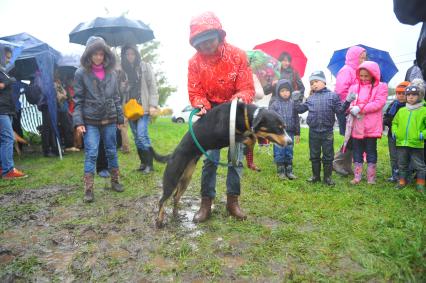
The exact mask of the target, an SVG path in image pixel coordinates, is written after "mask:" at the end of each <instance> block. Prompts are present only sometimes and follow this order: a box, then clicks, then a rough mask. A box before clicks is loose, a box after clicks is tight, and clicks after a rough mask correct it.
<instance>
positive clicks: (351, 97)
mask: <svg viewBox="0 0 426 283" xmlns="http://www.w3.org/2000/svg"><path fill="white" fill-rule="evenodd" d="M355 99H356V93H354V92H351V93H349V94H348V95H347V96H346V101H347V102H352V101H354V100H355Z"/></svg>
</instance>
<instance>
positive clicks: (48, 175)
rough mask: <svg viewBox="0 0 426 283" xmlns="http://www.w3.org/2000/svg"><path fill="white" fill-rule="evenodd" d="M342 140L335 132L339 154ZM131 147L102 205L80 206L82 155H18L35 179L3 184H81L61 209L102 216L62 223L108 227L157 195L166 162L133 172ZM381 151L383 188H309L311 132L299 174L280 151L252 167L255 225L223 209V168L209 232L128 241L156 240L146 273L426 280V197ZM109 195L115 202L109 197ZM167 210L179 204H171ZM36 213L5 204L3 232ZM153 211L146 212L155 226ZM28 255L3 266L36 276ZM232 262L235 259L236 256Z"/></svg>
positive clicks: (170, 138) (164, 124) (248, 188)
mask: <svg viewBox="0 0 426 283" xmlns="http://www.w3.org/2000/svg"><path fill="white" fill-rule="evenodd" d="M149 130H150V135H151V138H152V141H153V145H154V147H155V148H156V150H157V151H158V152H160V153H168V152H170V151H172V150H173V149H174V147H175V145H176V144H177V143H178V142H179V140H180V138H181V137H182V136H183V134H184V133H185V132H186V130H187V125H178V124H173V123H171V122H170V120H169V119H157V121H156V122H155V123H154V124H152V125H151V126H150V129H149ZM130 138H132V136H131V134H130ZM341 142H342V139H341V137H340V136H339V135H338V134H337V133H336V134H335V150H337V149H338V146H339V144H340V143H341ZM132 146H133V148H132V149H133V151H132V153H131V154H130V155H123V154H121V153H120V154H119V163H120V167H121V168H120V169H121V172H122V174H123V178H122V182H123V184H124V186H125V188H126V190H125V192H124V193H121V194H118V193H113V192H103V191H102V190H99V191H96V198H97V199H96V201H95V203H94V204H93V205H85V204H83V203H82V202H81V198H82V196H83V192H82V189H81V186H82V171H83V158H84V156H83V153H77V154H70V155H67V156H65V158H64V159H63V160H62V161H61V160H59V159H47V158H43V157H41V155H30V156H25V157H22V158H17V159H16V164H17V167H18V168H21V169H23V170H24V171H25V172H26V173H28V174H29V175H30V177H29V178H27V179H24V180H16V181H1V182H0V194H8V193H13V192H16V191H19V190H28V189H38V188H43V187H46V186H51V185H61V186H67V187H74V188H75V190H74V191H72V192H70V193H68V194H64V195H59V196H57V197H56V206H63V207H65V208H68V207H69V208H71V209H73V208H76V207H78V208H79V209H81V210H82V211H86V212H87V214H91V215H93V217H82V218H78V217H75V218H70V219H65V220H64V221H62V222H61V223H59V225H60V227H64V226H69V225H74V226H75V227H80V226H82V225H83V226H87V225H91V227H95V229H98V228H99V227H101V226H102V225H106V226H108V225H113V224H114V225H115V224H117V223H118V224H120V223H126V222H128V221H129V220H131V219H132V217H133V215H129V214H128V213H127V208H126V207H123V208H119V209H116V210H114V211H111V210H110V208H111V205H112V203H114V202H118V201H123V200H129V203H130V204H129V205H131V204H132V203H131V202H130V201H132V200H135V199H139V198H143V197H152V196H158V195H159V193H160V190H161V189H160V184H161V179H162V172H163V171H164V167H165V166H164V165H162V164H158V163H155V168H156V172H155V173H154V174H153V175H150V176H141V175H140V174H138V173H136V172H135V170H134V169H135V168H137V167H138V165H139V161H138V159H137V157H136V152H135V150H134V145H133V144H132ZM378 151H379V162H378V170H377V171H378V174H377V175H378V176H377V180H378V182H377V185H375V186H370V185H367V184H366V182H365V180H363V181H362V183H361V184H360V185H357V186H352V185H350V184H349V181H350V179H348V178H342V177H339V176H336V175H333V179H334V180H335V182H336V186H335V187H327V186H324V185H322V184H315V185H310V184H308V183H307V182H306V181H305V179H306V178H308V177H309V176H310V174H311V168H310V162H309V152H308V137H307V129H302V140H301V143H300V144H297V145H295V152H294V173H295V174H296V175H297V176H298V179H297V180H294V181H281V180H279V179H278V177H277V176H276V168H275V165H274V163H273V158H272V156H271V155H270V153H271V151H269V154H268V153H267V152H266V151H265V150H264V149H259V148H258V147H256V151H255V163H256V164H257V165H258V166H259V167H260V168H261V169H262V172H260V173H256V172H253V171H248V170H247V169H245V171H244V178H243V181H242V195H241V206H242V208H243V209H244V210H245V211H246V212H247V213H248V215H249V219H248V220H247V221H245V222H238V221H234V220H233V219H231V218H229V217H228V216H227V214H226V212H225V205H224V202H225V191H226V188H225V176H226V170H225V169H224V168H219V170H218V182H217V199H216V202H215V203H216V205H215V210H214V212H213V216H212V219H210V220H209V221H208V222H207V223H205V224H200V225H199V226H198V227H199V229H200V230H202V231H203V233H201V234H200V235H198V236H196V237H192V238H188V237H187V235H185V233H184V232H182V231H180V230H179V229H173V225H177V224H174V223H173V222H170V223H169V224H168V226H167V227H166V229H168V230H164V231H156V230H155V229H154V228H153V227H152V226H151V228H150V229H151V230H149V231H141V232H138V233H139V234H136V235H133V236H132V235H130V236H129V235H127V236H125V237H124V238H123V239H122V241H123V243H121V245H125V244H128V243H134V241H135V239H139V240H140V238H142V239H145V238H144V237H148V236H149V237H150V238H149V239H150V240H151V241H152V245H151V246H150V247H149V249H148V251H144V253H143V255H144V257H142V258H140V259H139V260H140V261H139V262H138V265H137V272H139V275H140V277H141V278H151V279H152V278H163V279H164V278H169V276H172V278H175V279H176V280H177V281H188V280H189V279H194V278H207V280H211V281H230V280H232V278H234V279H235V278H237V279H242V280H247V281H251V280H258V281H282V280H284V281H286V280H288V281H295V282H299V281H300V282H302V281H303V282H306V281H327V282H330V281H331V282H341V281H344V282H347V281H349V282H353V281H361V282H364V281H370V280H371V281H380V282H383V281H398V282H407V281H409V282H425V281H426V275H425V274H426V231H425V224H426V214H425V208H426V205H425V204H426V197H425V196H424V195H421V194H419V193H418V192H416V191H415V188H414V187H413V186H410V187H408V188H406V189H404V190H402V191H397V190H394V189H393V186H394V185H393V184H389V183H387V182H386V181H385V179H386V178H387V177H388V175H389V174H390V168H389V165H388V164H389V157H388V151H387V141H386V137H384V138H383V139H382V140H380V141H379V142H378ZM224 153H225V151H223V154H222V157H224V156H225V154H224ZM200 172H201V162H200V164H199V165H198V167H197V170H196V171H195V173H194V176H193V180H192V182H191V184H190V188H189V189H188V191H187V193H186V195H192V196H198V195H199V187H200ZM102 186H103V181H102V180H100V179H99V178H97V179H96V187H102ZM102 199H107V200H108V201H107V202H106V203H105V202H102V201H101V200H102ZM168 207H171V204H170V203H169V204H168ZM36 210H37V203H32V204H31V205H16V206H15V209H13V211H11V208H10V207H9V208H7V209H3V208H2V209H0V219H1V221H0V224H1V227H0V228H1V229H0V232H1V231H4V230H6V229H8V228H10V227H13V222H14V221H15V220H16V219H17V218H18V219H19V217H20V216H21V215H23V214H25V213H31V212H33V211H36ZM154 213H155V211H154V212H152V215H150V216H149V217H147V219H146V221H147V222H149V221H151V220H150V218H152V217H153V216H154ZM138 217H141V216H138ZM169 218H170V216H169ZM108 227H109V226H108ZM170 233H172V234H170ZM173 233H175V234H173ZM0 240H1V234H0ZM142 241H143V240H142ZM92 244H93V243H92ZM85 247H86V248H87V246H85ZM90 253H91V254H92V253H96V251H93V252H90ZM28 256H29V257H27V258H26V259H25V258H19V260H18V259H17V260H15V261H13V262H12V263H10V264H8V265H7V266H4V268H6V269H7V270H8V271H10V270H15V271H19V273H24V274H31V273H32V272H33V271H34V270H36V269H37V268H39V265H40V261H38V260H37V255H36V254H35V255H28ZM156 256H161V257H163V258H165V259H167V260H170V261H172V262H173V263H174V265H171V266H165V267H164V268H162V269H158V267H156V266H155V265H154V264H153V263H152V261H151V260H152V259H153V258H154V257H156ZM227 258H232V259H235V260H236V261H235V262H233V261H231V262H227V261H226V259H227ZM76 260H78V259H76ZM125 264H126V263H125V262H124V263H123V262H122V261H120V260H117V259H108V260H107V261H106V263H105V265H106V266H107V267H106V268H108V269H109V270H111V272H112V274H114V272H119V271H120V270H121V269H122V268H123V266H124V265H125ZM1 267H2V266H0V268H1ZM74 268H75V267H74ZM6 269H5V270H6ZM80 272H82V274H84V276H83V275H78V274H77V273H78V272H77V273H74V274H77V275H76V277H77V278H85V279H87V278H86V276H89V275H90V274H89V273H87V272H88V271H87V268H86V269H84V270H81V271H80ZM0 275H1V273H0ZM92 276H94V275H92ZM150 276H152V277H150ZM162 276H164V277H162ZM102 278H103V277H98V279H102ZM188 278H189V279H188ZM95 279H96V278H95ZM92 280H93V277H92ZM95 281H96V280H95Z"/></svg>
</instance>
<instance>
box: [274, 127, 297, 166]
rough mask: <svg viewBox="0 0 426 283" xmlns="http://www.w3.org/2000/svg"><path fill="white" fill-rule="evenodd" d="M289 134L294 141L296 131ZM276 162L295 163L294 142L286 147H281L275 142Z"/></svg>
mask: <svg viewBox="0 0 426 283" xmlns="http://www.w3.org/2000/svg"><path fill="white" fill-rule="evenodd" d="M287 134H288V135H289V136H290V137H291V140H293V141H294V133H292V132H287ZM274 162H275V163H277V164H279V163H284V164H290V165H291V164H293V144H291V145H287V146H285V147H280V146H277V145H275V144H274Z"/></svg>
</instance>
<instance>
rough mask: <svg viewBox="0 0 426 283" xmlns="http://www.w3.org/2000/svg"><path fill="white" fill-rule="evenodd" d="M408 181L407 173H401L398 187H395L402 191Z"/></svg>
mask: <svg viewBox="0 0 426 283" xmlns="http://www.w3.org/2000/svg"><path fill="white" fill-rule="evenodd" d="M407 183H408V180H407V174H406V173H405V172H401V171H399V180H398V185H396V186H395V189H397V190H402V189H403V188H405V186H407Z"/></svg>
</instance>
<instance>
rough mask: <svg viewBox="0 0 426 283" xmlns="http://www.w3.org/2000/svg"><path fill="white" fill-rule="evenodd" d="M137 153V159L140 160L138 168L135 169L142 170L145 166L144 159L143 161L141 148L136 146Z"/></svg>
mask: <svg viewBox="0 0 426 283" xmlns="http://www.w3.org/2000/svg"><path fill="white" fill-rule="evenodd" d="M138 155H139V159H140V161H141V165H140V166H139V168H138V169H137V171H143V170H145V168H146V164H145V163H146V161H145V156H144V154H143V150H142V149H140V148H138Z"/></svg>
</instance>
